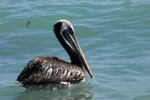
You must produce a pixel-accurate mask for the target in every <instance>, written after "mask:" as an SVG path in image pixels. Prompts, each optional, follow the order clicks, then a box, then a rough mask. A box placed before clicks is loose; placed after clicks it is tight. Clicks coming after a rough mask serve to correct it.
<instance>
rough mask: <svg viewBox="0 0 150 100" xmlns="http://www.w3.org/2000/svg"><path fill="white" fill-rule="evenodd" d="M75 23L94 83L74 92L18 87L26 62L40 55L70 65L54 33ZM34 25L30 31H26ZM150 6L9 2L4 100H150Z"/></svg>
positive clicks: (67, 0)
mask: <svg viewBox="0 0 150 100" xmlns="http://www.w3.org/2000/svg"><path fill="white" fill-rule="evenodd" d="M59 19H67V20H70V21H71V22H72V24H73V25H74V28H75V32H76V36H77V38H78V41H79V43H80V46H81V48H82V50H83V52H84V54H85V57H86V59H87V62H88V64H89V66H90V68H91V71H92V73H93V75H94V78H93V79H91V78H90V77H89V75H88V74H87V77H86V82H84V83H80V84H78V85H76V86H74V87H72V88H69V89H61V90H57V89H56V90H54V91H43V90H40V91H28V90H26V89H25V88H22V87H16V86H14V85H13V84H14V83H16V82H17V81H16V78H17V76H18V74H19V73H20V71H21V70H22V69H23V67H24V66H25V65H26V63H27V62H28V61H29V60H30V59H32V58H34V57H36V56H39V55H51V56H57V57H61V58H63V59H66V60H67V61H70V60H69V57H68V55H67V53H66V52H65V50H64V49H63V48H62V47H61V45H60V44H59V42H58V41H57V39H56V38H55V35H54V33H53V24H54V23H55V22H56V21H57V20H59ZM27 21H30V24H29V28H26V23H27ZM149 65H150V1H148V0H124V1H123V0H61V1H59V0H49V1H43V0H30V1H27V0H3V1H1V3H0V99H1V100H47V99H48V100H60V99H61V100H150V67H149Z"/></svg>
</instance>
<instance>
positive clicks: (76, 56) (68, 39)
mask: <svg viewBox="0 0 150 100" xmlns="http://www.w3.org/2000/svg"><path fill="white" fill-rule="evenodd" d="M54 32H55V35H56V37H57V39H58V40H59V42H60V43H61V45H62V46H63V47H64V48H65V50H66V51H67V52H68V54H69V56H70V59H71V62H72V63H73V64H76V65H79V66H81V67H82V66H84V67H85V69H86V70H87V72H88V73H89V75H90V76H91V78H92V77H93V75H92V73H91V71H90V68H89V66H88V64H87V62H86V59H85V57H84V55H83V52H82V50H81V48H80V45H79V43H78V41H77V38H76V36H75V32H74V28H73V26H72V24H71V23H70V22H69V21H67V20H64V19H63V20H59V21H57V22H56V23H55V24H54Z"/></svg>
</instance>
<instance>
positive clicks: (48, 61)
mask: <svg viewBox="0 0 150 100" xmlns="http://www.w3.org/2000/svg"><path fill="white" fill-rule="evenodd" d="M54 32H55V35H56V37H57V39H58V40H59V42H60V43H61V45H62V46H63V47H64V48H65V50H66V51H67V53H68V54H69V56H70V59H71V63H69V62H66V61H65V60H62V59H60V58H57V57H52V56H39V57H36V58H34V59H32V60H31V61H29V63H28V64H27V65H26V66H25V67H24V69H23V70H22V72H21V73H20V75H19V76H18V78H17V81H19V82H20V83H22V84H23V86H24V87H34V88H36V87H38V89H41V88H43V87H49V88H53V87H56V88H64V87H65V88H66V87H71V86H73V85H74V84H76V83H79V82H81V81H84V80H85V71H84V69H83V66H84V67H85V69H86V70H87V71H88V72H89V74H90V76H91V77H92V74H91V72H90V70H89V68H88V65H87V63H86V60H85V58H84V55H83V53H82V51H81V49H80V47H79V44H78V42H77V40H76V37H75V34H74V29H73V26H72V24H71V23H70V22H69V21H67V20H60V21H57V22H56V24H55V25H54Z"/></svg>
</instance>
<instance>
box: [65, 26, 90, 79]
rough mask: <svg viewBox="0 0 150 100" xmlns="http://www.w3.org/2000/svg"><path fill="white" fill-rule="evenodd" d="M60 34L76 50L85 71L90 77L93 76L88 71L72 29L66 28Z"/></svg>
mask: <svg viewBox="0 0 150 100" xmlns="http://www.w3.org/2000/svg"><path fill="white" fill-rule="evenodd" d="M62 35H63V36H64V38H65V39H66V40H65V41H66V43H67V44H68V45H70V47H71V48H72V49H73V50H74V51H75V52H76V54H78V56H79V58H80V60H81V62H82V64H83V66H84V67H85V69H86V70H87V72H88V73H89V75H90V77H91V78H93V75H92V73H91V71H90V68H89V66H88V64H87V61H86V59H85V57H84V54H83V52H82V50H81V48H80V45H79V43H78V41H77V39H76V36H75V34H74V31H73V30H72V29H67V30H65V31H63V32H62Z"/></svg>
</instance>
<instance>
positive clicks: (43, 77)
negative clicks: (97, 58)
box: [17, 56, 85, 84]
mask: <svg viewBox="0 0 150 100" xmlns="http://www.w3.org/2000/svg"><path fill="white" fill-rule="evenodd" d="M84 77H85V72H84V70H83V69H82V68H81V67H79V66H76V65H73V64H71V63H68V62H66V61H64V60H62V59H59V58H56V57H51V56H39V57H36V58H34V59H32V60H31V61H30V62H29V63H28V64H27V65H26V66H25V68H24V69H23V71H22V72H21V73H20V75H19V76H18V78H17V80H18V81H20V82H21V83H23V84H42V83H59V82H78V81H80V80H82V79H83V78H84Z"/></svg>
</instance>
